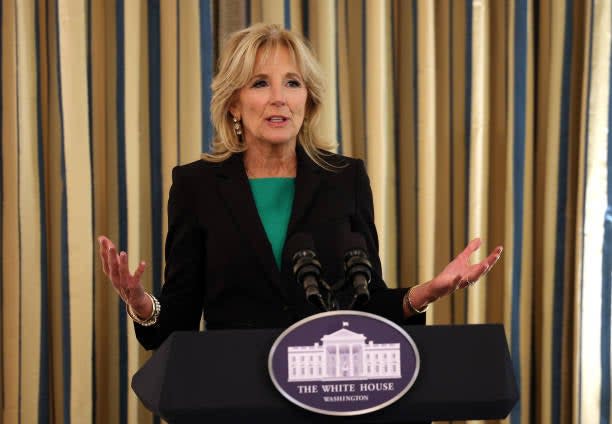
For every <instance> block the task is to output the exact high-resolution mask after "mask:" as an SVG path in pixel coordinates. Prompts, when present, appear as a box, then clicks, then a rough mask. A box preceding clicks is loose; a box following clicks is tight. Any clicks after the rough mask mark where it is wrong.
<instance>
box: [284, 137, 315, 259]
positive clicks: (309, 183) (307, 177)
mask: <svg viewBox="0 0 612 424" xmlns="http://www.w3.org/2000/svg"><path fill="white" fill-rule="evenodd" d="M296 153H297V161H298V163H297V176H296V178H295V198H294V199H293V209H292V210H291V218H290V219H289V226H288V228H287V240H288V239H289V237H290V236H291V235H292V234H293V233H294V232H295V229H296V226H297V225H298V224H299V223H300V221H301V220H302V218H304V216H305V215H306V213H307V212H308V210H309V209H310V205H311V203H312V200H313V198H314V195H315V193H316V192H317V190H318V188H319V184H320V182H321V168H320V167H319V166H318V165H317V164H316V163H314V162H313V161H312V159H310V157H308V155H307V154H306V152H305V151H304V149H302V147H300V146H298V147H297V148H296ZM289 253H291V252H289Z"/></svg>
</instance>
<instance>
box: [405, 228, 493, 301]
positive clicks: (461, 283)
mask: <svg viewBox="0 0 612 424" xmlns="http://www.w3.org/2000/svg"><path fill="white" fill-rule="evenodd" d="M481 244H482V241H481V240H480V239H479V238H475V239H473V240H472V241H470V242H469V243H468V245H467V246H466V248H465V249H464V250H463V252H461V253H460V254H459V255H457V256H456V257H455V259H453V260H452V261H451V262H450V263H449V264H448V265H446V266H445V267H444V269H443V270H442V272H440V273H439V274H438V275H436V276H435V277H434V278H433V279H432V280H431V281H428V282H427V283H424V284H420V285H418V286H416V287H415V288H414V289H413V290H411V292H412V294H411V295H410V302H411V303H412V304H413V305H415V306H417V307H418V308H419V309H421V308H423V307H424V306H426V305H428V304H430V303H433V302H435V301H436V300H438V299H439V298H441V297H444V296H447V295H449V294H451V293H453V292H455V291H456V290H459V289H464V288H466V287H469V286H471V285H473V284H474V283H476V281H478V279H479V278H480V277H482V276H483V275H485V274H486V273H488V272H489V271H490V270H491V268H493V266H494V265H495V264H496V263H497V261H498V260H499V258H500V256H501V253H502V251H503V247H502V246H497V247H496V248H495V249H493V251H492V252H491V253H490V254H489V256H487V257H486V258H485V259H484V260H482V261H480V262H478V263H475V264H472V263H470V256H472V253H474V252H475V251H476V250H478V248H479V247H480V245H481Z"/></svg>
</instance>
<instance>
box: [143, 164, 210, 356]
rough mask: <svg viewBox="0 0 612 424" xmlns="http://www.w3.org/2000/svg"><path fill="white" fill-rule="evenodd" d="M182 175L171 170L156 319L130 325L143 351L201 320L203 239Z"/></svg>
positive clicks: (191, 192) (191, 193)
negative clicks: (166, 227)
mask: <svg viewBox="0 0 612 424" xmlns="http://www.w3.org/2000/svg"><path fill="white" fill-rule="evenodd" d="M182 174H183V172H182V170H181V168H180V167H175V168H174V169H173V170H172V187H171V188H170V195H169V198H168V235H167V237H166V247H165V257H166V268H165V271H164V281H165V282H164V285H163V287H162V290H161V294H160V295H159V297H158V299H159V302H160V304H161V311H160V315H159V318H158V321H157V323H156V324H155V325H153V326H150V327H143V326H141V325H139V324H137V323H134V328H135V330H136V337H137V338H138V341H139V342H140V343H141V344H142V346H143V347H144V348H145V349H156V348H157V347H159V345H161V344H162V342H163V341H164V340H165V339H166V338H167V337H168V336H169V335H170V333H172V332H173V331H177V330H187V331H194V330H198V329H199V324H200V318H201V316H202V305H203V297H204V275H205V274H204V258H205V254H204V249H205V244H204V237H205V235H204V234H203V232H204V231H203V229H202V228H201V226H199V225H198V219H197V207H195V205H196V197H195V196H196V190H195V186H194V184H190V181H189V180H190V178H188V177H189V176H188V175H182ZM191 180H193V179H191Z"/></svg>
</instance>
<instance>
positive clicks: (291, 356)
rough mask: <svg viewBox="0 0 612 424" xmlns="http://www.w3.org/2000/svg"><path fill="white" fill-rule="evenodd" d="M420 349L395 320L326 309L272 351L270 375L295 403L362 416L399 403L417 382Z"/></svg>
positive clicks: (278, 341)
mask: <svg viewBox="0 0 612 424" xmlns="http://www.w3.org/2000/svg"><path fill="white" fill-rule="evenodd" d="M419 364H420V358H419V352H418V350H417V348H416V345H415V343H414V341H413V340H412V338H411V337H410V336H409V335H408V334H406V332H405V331H404V330H403V329H402V328H401V327H400V326H398V325H397V324H394V323H393V322H391V321H389V320H387V319H385V318H382V317H380V316H378V315H373V314H369V313H366V312H359V311H333V312H325V313H321V314H317V315H313V316H311V317H308V318H305V319H303V320H302V321H299V322H297V323H295V324H293V325H292V326H291V327H289V328H287V329H286V330H285V331H284V332H283V333H282V334H281V335H280V336H279V337H278V339H276V341H275V342H274V345H272V349H271V350H270V354H269V356H268V369H269V372H270V377H271V379H272V382H273V383H274V385H275V386H276V388H277V389H278V390H279V391H280V392H281V394H282V395H283V396H285V397H286V398H287V399H289V400H290V401H291V402H293V403H295V404H296V405H298V406H300V407H302V408H305V409H308V410H310V411H313V412H318V413H320V414H326V415H344V416H346V415H359V414H366V413H368V412H372V411H376V410H378V409H381V408H384V407H385V406H387V405H389V404H391V403H393V402H395V401H396V400H398V399H399V398H400V397H402V396H403V395H404V394H405V393H406V392H407V391H408V389H410V387H411V386H412V385H413V384H414V382H415V380H416V378H417V375H418V373H419Z"/></svg>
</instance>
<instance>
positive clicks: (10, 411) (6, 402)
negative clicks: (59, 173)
mask: <svg viewBox="0 0 612 424" xmlns="http://www.w3.org/2000/svg"><path fill="white" fill-rule="evenodd" d="M16 21H17V19H16V10H15V4H14V3H13V2H10V3H7V4H3V5H2V172H3V175H2V371H3V372H2V385H3V389H4V392H3V393H4V396H3V399H2V408H3V410H2V412H3V418H4V420H5V421H7V422H11V421H12V422H17V421H18V420H19V417H20V412H21V404H20V401H19V395H20V391H21V383H20V369H21V357H20V350H19V340H20V336H21V335H20V305H19V294H20V291H21V284H20V282H21V276H20V271H21V267H20V257H21V249H20V240H19V166H18V163H19V156H18V149H19V141H18V130H17V128H18V124H17V116H18V115H17V105H18V98H17V78H18V76H17V63H16V62H17V44H18V39H17V28H16V27H17V25H16ZM9 283H10V284H9Z"/></svg>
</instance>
